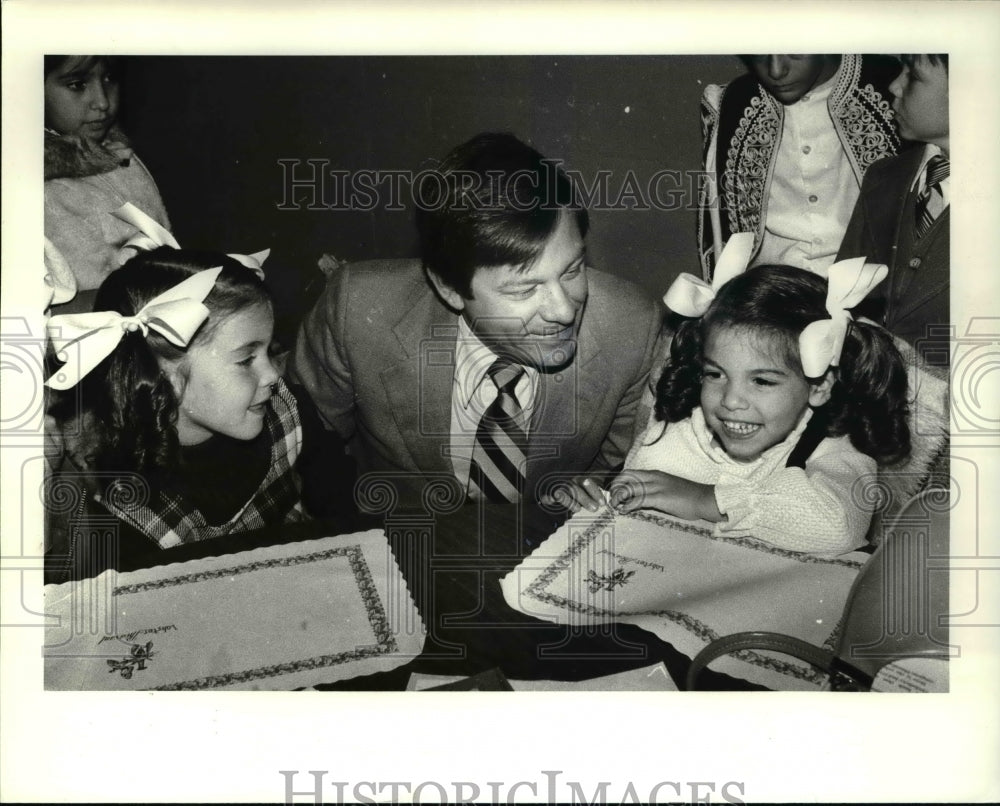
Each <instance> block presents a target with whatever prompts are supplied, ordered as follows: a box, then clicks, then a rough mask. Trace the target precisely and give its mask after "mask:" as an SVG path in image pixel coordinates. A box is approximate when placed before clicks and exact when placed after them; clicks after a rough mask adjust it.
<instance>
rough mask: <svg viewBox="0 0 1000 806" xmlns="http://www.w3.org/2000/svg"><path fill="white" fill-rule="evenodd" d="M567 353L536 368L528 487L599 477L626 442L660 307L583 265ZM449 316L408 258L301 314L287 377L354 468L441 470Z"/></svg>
mask: <svg viewBox="0 0 1000 806" xmlns="http://www.w3.org/2000/svg"><path fill="white" fill-rule="evenodd" d="M588 278H589V287H590V293H589V296H588V299H587V307H586V309H585V311H584V315H583V319H582V324H581V329H580V336H579V341H578V346H577V355H576V357H575V358H574V360H573V362H572V363H571V364H570V366H569V367H567V368H565V369H564V370H561V371H559V372H555V373H551V374H549V373H542V374H541V376H540V378H541V384H540V386H539V390H538V395H537V398H536V403H535V409H534V412H533V415H532V423H531V429H530V445H529V450H528V472H527V480H528V490H529V493H533V494H534V495H540V494H542V493H543V492H545V490H546V489H547V488H546V485H547V484H551V483H552V481H553V480H554V479H555V478H556V477H559V476H561V477H566V476H567V475H574V474H578V473H583V472H594V473H601V472H604V471H608V470H611V469H612V468H614V467H616V466H617V465H618V464H620V463H621V462H622V461H623V459H624V457H625V454H626V452H627V451H628V448H629V446H630V444H631V441H632V437H633V434H634V431H635V420H636V416H637V412H638V416H639V418H640V420H639V422H640V423H641V424H644V423H645V420H646V412H645V411H642V412H639V409H640V401H641V400H642V398H643V392H644V390H645V389H646V384H647V382H648V376H649V372H650V368H651V366H652V364H653V361H654V358H655V357H657V356H658V355H659V354H660V352H659V350H660V346H659V333H660V325H661V320H662V308H661V307H660V305H659V304H658V303H656V302H655V301H654V300H652V299H650V298H649V297H648V296H646V295H645V294H644V293H643V292H642V291H640V290H639V289H638V287H636V286H634V285H633V284H631V283H628V282H626V281H624V280H620V279H618V278H615V277H612V276H611V275H608V274H604V273H602V272H599V271H595V270H594V269H588ZM457 333H458V317H457V315H456V314H455V313H454V312H453V311H451V310H449V309H448V308H447V307H446V306H445V305H444V304H443V303H442V302H441V300H440V299H439V298H438V296H437V295H436V294H435V293H434V291H433V290H432V289H431V287H430V285H429V284H428V282H427V280H426V278H425V277H424V273H423V270H422V269H421V266H420V263H419V261H415V260H391V261H368V262H363V263H356V264H352V265H348V266H345V267H343V268H342V269H340V270H339V271H338V272H337V274H335V275H334V276H333V277H331V278H330V280H329V282H328V283H327V287H326V289H325V290H324V292H323V293H322V294H321V296H320V298H319V299H318V300H317V302H316V305H315V307H314V308H313V310H312V311H311V312H310V313H309V314H308V315H307V316H306V318H305V320H304V322H303V324H302V328H301V330H300V332H299V338H298V342H297V344H296V347H295V351H294V354H293V356H292V361H291V364H290V376H291V377H292V378H293V379H294V380H295V381H296V382H298V383H300V384H302V385H303V386H305V387H306V389H308V391H309V393H310V394H311V395H312V398H313V399H314V400H315V402H316V405H317V408H318V409H319V411H320V414H321V416H322V417H323V418H324V419H325V421H326V423H327V425H328V426H329V427H331V428H333V429H335V430H336V431H338V432H339V433H340V435H341V436H342V437H343V438H344V439H345V440H346V441H347V443H348V446H349V450H350V452H351V453H352V455H354V456H355V457H356V459H357V461H358V466H359V473H360V474H365V473H377V474H389V475H393V476H395V477H396V478H397V479H399V478H405V477H406V476H408V475H409V476H413V477H414V479H415V480H418V481H419V478H420V477H424V476H426V475H428V474H430V475H435V476H436V475H445V476H447V475H450V474H452V472H453V471H452V465H451V459H450V458H449V455H448V448H449V444H450V430H451V394H452V384H453V377H454V372H455V339H456V336H457Z"/></svg>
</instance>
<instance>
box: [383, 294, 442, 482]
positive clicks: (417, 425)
mask: <svg viewBox="0 0 1000 806" xmlns="http://www.w3.org/2000/svg"><path fill="white" fill-rule="evenodd" d="M393 333H394V334H395V336H396V339H397V340H398V342H399V348H400V353H401V354H402V358H400V360H398V361H396V362H394V363H392V364H391V365H389V366H387V367H386V369H384V370H383V371H382V373H381V377H382V385H383V387H384V388H385V391H386V395H387V397H388V398H389V402H390V405H391V409H392V416H393V419H394V420H395V423H396V428H397V429H398V432H399V434H400V437H401V438H402V441H403V443H404V444H405V445H406V448H407V450H408V451H409V452H410V455H411V457H412V459H413V464H414V466H415V467H417V468H418V469H420V470H422V471H427V472H430V471H446V472H450V471H451V463H450V461H449V460H448V459H447V458H446V456H445V454H444V451H443V450H442V448H447V447H448V444H449V441H450V434H451V390H452V382H453V379H454V375H455V339H456V336H457V333H458V322H457V317H456V316H455V314H453V313H452V312H451V311H449V310H448V309H447V308H446V307H445V306H444V305H443V304H442V303H441V302H440V301H439V300H438V298H437V297H436V296H435V295H434V292H433V291H431V290H430V289H429V288H427V289H426V290H425V293H424V294H423V295H422V296H421V298H420V299H419V300H418V301H417V302H416V304H415V305H414V306H413V307H412V308H411V309H410V310H409V311H408V312H407V313H406V314H405V315H404V316H403V318H402V319H400V320H399V322H398V323H397V324H396V326H395V327H394V328H393Z"/></svg>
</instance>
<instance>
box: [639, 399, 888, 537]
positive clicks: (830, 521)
mask: <svg viewBox="0 0 1000 806" xmlns="http://www.w3.org/2000/svg"><path fill="white" fill-rule="evenodd" d="M811 416H812V412H811V411H810V410H807V411H806V413H805V414H804V415H803V416H802V419H801V420H800V421H799V424H798V425H797V426H796V428H795V430H794V431H792V433H791V434H789V435H788V437H786V438H785V440H784V441H783V442H780V443H779V444H777V445H775V446H773V447H771V448H769V449H768V450H766V451H765V452H764V453H763V454H761V456H760V457H759V458H758V459H756V460H755V461H753V462H737V461H736V460H734V459H732V458H731V457H730V456H729V455H728V454H726V452H725V451H724V450H723V449H722V448H721V447H720V445H719V444H718V442H717V441H716V440H715V439H714V437H713V435H712V432H711V431H710V430H709V428H708V426H707V425H706V424H705V417H704V415H703V414H702V411H701V409H700V408H696V409H695V410H694V412H693V413H692V415H691V416H690V417H689V418H688V419H686V420H682V421H680V422H678V423H672V424H669V425H668V424H665V423H661V422H656V421H651V422H650V424H649V426H648V427H647V428H646V430H645V432H644V433H643V434H642V436H641V437H640V438H639V439H638V440H637V441H636V443H635V444H634V445H633V446H632V449H631V451H630V452H629V455H628V457H627V458H626V460H625V471H626V472H628V470H629V469H633V470H660V471H662V472H664V473H670V474H673V475H675V476H680V477H682V478H685V479H689V480H691V481H696V482H699V483H701V484H713V485H715V500H716V503H717V504H718V506H719V511H720V512H722V513H723V514H724V515H726V516H727V519H726V520H723V521H721V522H720V523H717V524H715V532H716V534H719V535H727V536H742V535H751V536H753V537H756V538H759V539H761V540H765V541H767V542H768V543H771V544H773V545H775V546H779V547H781V548H785V549H790V550H792V551H804V552H815V553H828V554H839V553H842V552H846V551H851V550H853V549H856V548H858V547H859V546H861V545H863V544H864V542H865V534H866V532H867V531H868V527H869V524H870V523H871V517H872V502H871V501H869V500H867V499H869V498H870V496H868V495H866V494H865V490H866V486H865V485H866V484H869V485H870V484H872V483H873V482H874V479H875V471H876V463H875V460H874V459H872V458H871V457H869V456H866V455H865V454H863V453H861V452H860V451H858V450H857V449H856V448H855V447H854V446H853V445H851V442H850V439H849V438H848V437H846V436H844V437H834V438H827V439H824V440H823V441H822V442H821V443H820V444H819V445H818V446H817V447H816V450H815V451H813V454H812V456H810V457H809V459H808V460H807V461H806V464H805V469H802V468H798V467H785V463H786V462H787V460H788V456H789V454H790V453H791V452H792V450H793V449H794V447H795V445H796V443H797V442H798V439H799V436H800V435H801V433H802V431H803V429H804V428H805V426H806V423H807V422H808V421H809V418H810V417H811Z"/></svg>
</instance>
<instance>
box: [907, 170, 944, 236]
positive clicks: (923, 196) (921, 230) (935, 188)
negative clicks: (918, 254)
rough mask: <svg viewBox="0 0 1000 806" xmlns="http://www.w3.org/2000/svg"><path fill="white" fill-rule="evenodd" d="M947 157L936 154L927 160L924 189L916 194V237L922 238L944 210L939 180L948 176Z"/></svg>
mask: <svg viewBox="0 0 1000 806" xmlns="http://www.w3.org/2000/svg"><path fill="white" fill-rule="evenodd" d="M950 167H951V166H950V165H949V163H948V158H947V157H942V156H941V155H940V154H937V155H935V156H933V157H931V158H930V159H929V160H928V161H927V176H926V181H925V182H924V189H923V191H921V193H920V195H919V196H917V203H916V210H915V212H916V219H917V220H916V224H917V237H918V238H923V237H924V234H925V233H926V232H927V230H929V229H930V228H931V224H933V223H934V219H936V218H937V217H938V216H939V215H941V212H942V210H944V195H943V194H942V193H941V182H942V181H944V180H945V179H947V178H948V173H949V170H950Z"/></svg>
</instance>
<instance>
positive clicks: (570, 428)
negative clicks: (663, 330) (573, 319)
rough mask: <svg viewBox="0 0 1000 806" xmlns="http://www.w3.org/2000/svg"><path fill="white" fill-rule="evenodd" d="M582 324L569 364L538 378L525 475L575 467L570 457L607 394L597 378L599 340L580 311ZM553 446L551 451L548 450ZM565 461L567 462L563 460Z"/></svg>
mask: <svg viewBox="0 0 1000 806" xmlns="http://www.w3.org/2000/svg"><path fill="white" fill-rule="evenodd" d="M584 314H585V315H584V317H583V320H582V321H583V325H582V326H581V328H580V335H579V338H578V342H577V352H576V357H575V358H574V359H573V363H572V364H570V365H569V366H568V367H566V368H565V369H563V370H560V371H558V372H555V373H542V374H541V375H540V376H539V380H540V382H541V383H540V386H539V395H538V398H537V400H536V405H535V411H534V414H533V415H532V428H531V447H530V449H529V456H531V457H533V459H532V460H529V473H530V475H531V476H532V477H536V478H537V477H538V475H539V474H540V473H544V472H546V471H548V470H551V469H553V468H558V467H561V466H569V465H573V464H576V463H575V462H573V461H572V459H571V457H572V456H573V455H574V454H575V451H576V449H577V448H578V446H580V445H582V444H584V443H585V442H586V440H585V439H584V438H583V435H584V433H585V432H586V430H587V429H588V428H589V427H590V424H591V423H592V421H593V412H594V411H595V410H596V409H597V408H598V407H599V405H600V402H601V400H602V399H603V398H604V395H605V394H606V393H607V388H606V386H607V385H606V383H605V382H604V381H605V380H606V379H602V378H601V377H600V367H601V362H600V361H598V360H597V357H598V356H599V355H600V353H601V349H602V347H601V340H600V339H599V338H598V337H597V335H596V333H595V331H596V330H597V329H598V325H599V323H597V322H595V321H592V320H593V318H594V314H593V313H592V312H591V314H590V315H589V316H588V312H586V311H585V312H584ZM553 446H557V449H556V451H555V452H553V451H552V447H553ZM567 460H569V461H567Z"/></svg>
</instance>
